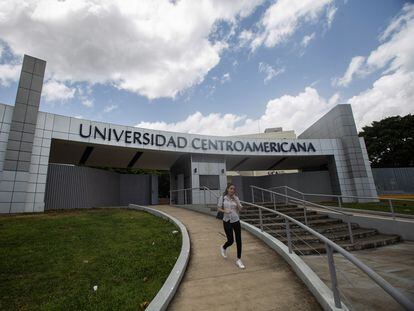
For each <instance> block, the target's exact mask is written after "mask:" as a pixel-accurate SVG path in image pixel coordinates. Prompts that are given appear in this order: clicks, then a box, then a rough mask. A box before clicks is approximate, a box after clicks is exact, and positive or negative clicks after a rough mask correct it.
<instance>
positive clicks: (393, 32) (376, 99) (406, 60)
mask: <svg viewBox="0 0 414 311" xmlns="http://www.w3.org/2000/svg"><path fill="white" fill-rule="evenodd" d="M412 38H414V5H413V4H406V5H404V7H403V9H402V11H401V13H400V14H399V15H398V16H397V17H396V18H394V19H393V20H392V21H391V23H390V24H389V26H388V27H387V28H386V30H385V31H384V33H383V34H382V35H381V36H380V40H381V42H382V43H381V44H380V45H379V46H378V47H377V48H376V49H375V50H374V51H372V52H371V53H370V55H369V56H368V57H367V58H366V59H365V62H364V63H363V64H362V65H360V66H359V67H360V68H362V70H365V71H366V72H368V73H369V72H374V71H375V70H382V76H381V77H380V78H379V79H377V80H376V81H375V82H374V83H373V85H372V87H371V88H369V89H367V90H365V91H363V92H361V93H360V94H358V95H356V96H353V97H352V98H350V99H349V100H348V103H350V104H352V106H353V110H354V113H355V118H356V123H357V126H358V127H359V128H361V127H363V126H364V125H368V124H370V123H371V122H372V121H375V120H380V119H382V118H384V117H388V116H392V115H405V114H408V113H412V112H413V111H414V44H413V43H412V42H413V39H412ZM351 63H352V62H351ZM350 67H351V64H350V66H349V67H348V70H350V69H349V68H350ZM348 70H347V71H348ZM360 70H361V69H359V71H360ZM351 79H352V77H351V78H350V79H349V80H351Z"/></svg>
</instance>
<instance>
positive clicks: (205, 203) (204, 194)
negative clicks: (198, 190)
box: [203, 188, 207, 207]
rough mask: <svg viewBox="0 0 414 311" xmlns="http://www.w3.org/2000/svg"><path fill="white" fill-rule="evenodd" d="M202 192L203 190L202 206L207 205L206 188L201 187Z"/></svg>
mask: <svg viewBox="0 0 414 311" xmlns="http://www.w3.org/2000/svg"><path fill="white" fill-rule="evenodd" d="M203 189H204V192H203V196H204V207H207V202H206V188H203Z"/></svg>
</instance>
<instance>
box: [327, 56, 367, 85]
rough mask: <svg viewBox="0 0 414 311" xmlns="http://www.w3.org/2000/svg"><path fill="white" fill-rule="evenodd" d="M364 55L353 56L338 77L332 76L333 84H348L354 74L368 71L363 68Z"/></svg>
mask: <svg viewBox="0 0 414 311" xmlns="http://www.w3.org/2000/svg"><path fill="white" fill-rule="evenodd" d="M364 62H365V57H363V56H355V57H353V58H352V60H351V62H350V63H349V66H348V69H347V70H346V72H345V73H344V75H343V76H342V77H340V78H334V79H333V80H332V85H333V86H348V85H349V84H350V83H351V81H352V79H353V77H354V76H355V75H359V76H362V75H366V74H367V73H368V72H367V70H366V69H364Z"/></svg>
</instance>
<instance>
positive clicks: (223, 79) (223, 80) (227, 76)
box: [220, 72, 231, 84]
mask: <svg viewBox="0 0 414 311" xmlns="http://www.w3.org/2000/svg"><path fill="white" fill-rule="evenodd" d="M230 80H231V77H230V73H228V72H226V73H225V74H223V76H222V77H221V80H220V83H221V84H224V83H226V82H229V81H230Z"/></svg>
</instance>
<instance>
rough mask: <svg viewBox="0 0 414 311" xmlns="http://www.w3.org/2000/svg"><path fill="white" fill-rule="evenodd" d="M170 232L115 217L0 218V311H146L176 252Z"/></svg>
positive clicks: (131, 217) (176, 240) (145, 218)
mask: <svg viewBox="0 0 414 311" xmlns="http://www.w3.org/2000/svg"><path fill="white" fill-rule="evenodd" d="M173 230H178V231H179V229H178V228H177V227H176V226H175V225H173V224H171V223H169V222H167V221H165V220H163V219H161V218H158V217H155V216H152V215H150V214H148V213H144V212H137V211H131V210H118V209H110V210H107V209H93V210H74V211H67V212H66V211H65V212H49V213H45V214H39V215H22V216H3V217H0V310H140V309H143V308H142V306H141V304H143V303H144V302H145V301H148V302H149V301H151V300H152V298H153V297H154V296H155V295H156V294H157V292H158V290H159V289H160V288H161V286H162V284H163V283H164V281H165V280H166V278H167V277H168V274H169V273H170V271H171V269H172V267H173V266H174V264H175V262H176V259H177V257H178V255H179V252H180V250H181V233H180V232H179V233H176V234H173V233H172V231H173ZM94 285H97V286H98V289H97V291H94V290H93V286H94Z"/></svg>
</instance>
